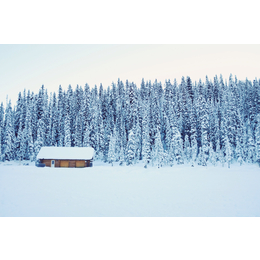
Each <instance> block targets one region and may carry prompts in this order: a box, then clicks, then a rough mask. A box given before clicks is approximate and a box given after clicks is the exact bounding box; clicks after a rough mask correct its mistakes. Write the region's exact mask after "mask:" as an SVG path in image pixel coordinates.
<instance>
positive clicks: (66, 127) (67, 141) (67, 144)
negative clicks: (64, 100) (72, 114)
mask: <svg viewBox="0 0 260 260" xmlns="http://www.w3.org/2000/svg"><path fill="white" fill-rule="evenodd" d="M64 133H65V137H64V146H65V147H71V132H70V118H69V115H68V114H67V115H66V117H65V125H64Z"/></svg>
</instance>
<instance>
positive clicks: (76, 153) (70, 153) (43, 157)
mask: <svg viewBox="0 0 260 260" xmlns="http://www.w3.org/2000/svg"><path fill="white" fill-rule="evenodd" d="M93 157H94V149H93V148H92V147H49V146H48V147H42V148H41V150H40V152H39V153H38V155H37V163H38V164H39V163H40V164H41V165H43V164H45V166H47V167H77V168H82V167H92V165H93ZM37 163H36V165H37ZM43 166H44V165H43Z"/></svg>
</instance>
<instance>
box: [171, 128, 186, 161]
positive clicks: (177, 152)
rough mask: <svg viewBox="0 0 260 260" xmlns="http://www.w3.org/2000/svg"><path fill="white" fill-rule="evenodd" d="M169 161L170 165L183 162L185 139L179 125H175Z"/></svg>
mask: <svg viewBox="0 0 260 260" xmlns="http://www.w3.org/2000/svg"><path fill="white" fill-rule="evenodd" d="M169 162H170V166H172V165H174V162H176V163H177V164H183V163H184V161H183V141H182V139H181V134H180V132H179V130H178V129H177V127H173V133H172V141H171V147H170V151H169Z"/></svg>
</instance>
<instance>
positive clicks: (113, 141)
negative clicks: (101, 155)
mask: <svg viewBox="0 0 260 260" xmlns="http://www.w3.org/2000/svg"><path fill="white" fill-rule="evenodd" d="M115 146H116V139H115V137H114V136H113V135H112V134H111V136H110V142H109V149H108V163H111V165H112V166H113V162H114V161H115V160H116V156H115V152H116V149H115V148H116V147H115Z"/></svg>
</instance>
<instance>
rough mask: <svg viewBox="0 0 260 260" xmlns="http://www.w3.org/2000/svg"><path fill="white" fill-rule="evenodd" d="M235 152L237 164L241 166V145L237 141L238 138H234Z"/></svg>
mask: <svg viewBox="0 0 260 260" xmlns="http://www.w3.org/2000/svg"><path fill="white" fill-rule="evenodd" d="M235 152H236V159H237V162H238V163H239V165H240V166H241V165H242V164H243V156H242V147H241V143H240V141H239V138H238V136H236V150H235Z"/></svg>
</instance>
